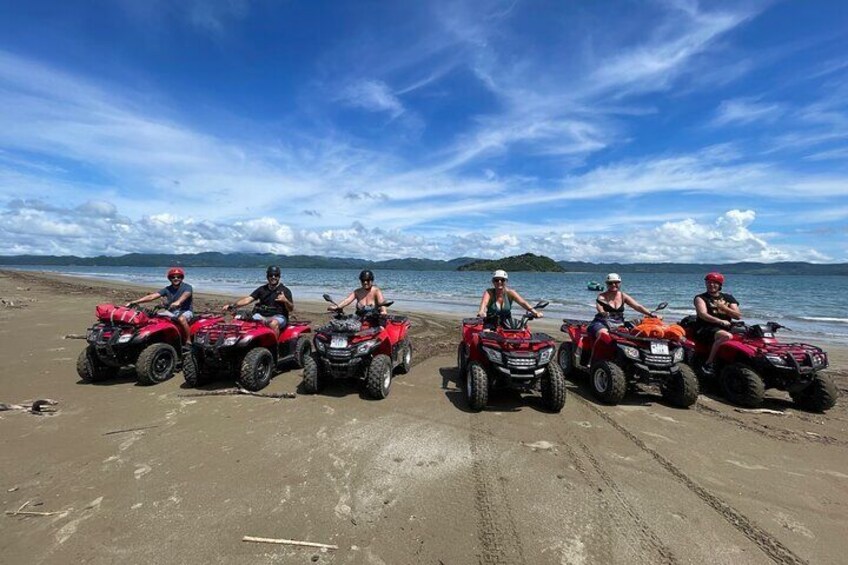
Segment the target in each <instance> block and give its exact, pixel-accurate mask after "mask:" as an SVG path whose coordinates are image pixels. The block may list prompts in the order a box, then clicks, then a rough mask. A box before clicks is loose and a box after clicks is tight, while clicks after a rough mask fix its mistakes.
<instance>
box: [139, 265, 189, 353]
mask: <svg viewBox="0 0 848 565" xmlns="http://www.w3.org/2000/svg"><path fill="white" fill-rule="evenodd" d="M184 278H185V271H183V270H182V269H181V268H180V267H172V268H170V269H168V280H169V281H171V284H169V285H168V286H166V287H165V288H163V289H162V290H160V291H159V292H151V293H150V294H146V295H144V296H142V297H141V298H139V299H138V300H133V301H132V302H128V303H127V306H135V305H136V304H142V303H144V302H150V301H151V300H156V299H157V298H164V299H165V308H167V309H168V310H170V311H171V312H172V313H173V315H174V316H176V318H177V321H178V322H179V323H180V326H182V328H183V331H184V332H185V335H187V336H191V333H190V331H189V328H188V323H189V321H190V320H191V318H192V316H193V315H194V313H193V312H192V311H191V306H192V301H191V295H192V288H191V285H190V284H188V283H186V282H183V279H184ZM188 339H189V341H191V337H189V338H188Z"/></svg>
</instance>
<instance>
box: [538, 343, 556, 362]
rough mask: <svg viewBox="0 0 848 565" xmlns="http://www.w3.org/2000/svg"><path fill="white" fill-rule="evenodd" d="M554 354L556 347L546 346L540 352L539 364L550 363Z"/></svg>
mask: <svg viewBox="0 0 848 565" xmlns="http://www.w3.org/2000/svg"><path fill="white" fill-rule="evenodd" d="M553 356H554V348H553V347H546V348H545V349H543V350H541V351H540V352H539V365H544V364H546V363H548V362H549V361H550V360H551V358H552V357H553Z"/></svg>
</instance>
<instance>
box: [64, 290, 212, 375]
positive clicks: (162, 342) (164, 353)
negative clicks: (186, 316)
mask: <svg viewBox="0 0 848 565" xmlns="http://www.w3.org/2000/svg"><path fill="white" fill-rule="evenodd" d="M95 315H96V316H97V319H98V322H97V323H96V324H94V325H93V326H91V327H90V328H89V329H88V331H87V333H86V341H88V346H87V347H86V348H85V349H84V350H83V351H82V353H80V356H79V358H78V359H77V374H79V376H80V378H81V379H82V380H83V381H85V382H95V381H102V380H105V379H109V378H113V377H115V376H116V375H117V374H118V371H119V370H120V369H121V368H122V367H128V366H130V365H135V369H136V375H137V378H138V382H139V383H140V384H156V383H161V382H162V381H165V380H168V379H170V378H171V377H172V376H174V373H175V372H176V371H178V370H179V369H180V365H181V364H182V363H183V346H184V345H185V343H186V340H187V337H188V336H186V335H185V334H184V333H183V329H182V326H181V325H180V324H179V322H177V321H176V318H175V316H174V314H173V313H171V312H170V311H168V310H165V309H164V308H155V309H137V308H126V307H123V306H116V305H114V304H98V305H97V308H95ZM220 319H221V316H217V315H214V314H201V315H199V316H197V317H196V318H195V319H194V320H193V321H192V324H191V326H190V331H191V334H192V335H194V334H195V333H196V332H197V331H198V330H199V329H201V328H203V327H205V326H208V325H210V324H214V323H215V322H216V321H217V320H220Z"/></svg>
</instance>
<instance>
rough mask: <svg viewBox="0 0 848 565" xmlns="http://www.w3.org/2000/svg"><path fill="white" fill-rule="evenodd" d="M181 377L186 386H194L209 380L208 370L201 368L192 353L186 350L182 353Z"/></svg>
mask: <svg viewBox="0 0 848 565" xmlns="http://www.w3.org/2000/svg"><path fill="white" fill-rule="evenodd" d="M183 378H184V379H185V383H186V386H189V387H191V388H196V387H198V386H200V385H203V384H206V383H208V382H209V380H210V378H209V371H208V370H205V369H204V368H203V365H202V364H201V362H200V361H198V360H197V357H195V356H194V353H192V352H190V351H187V352H186V353H184V354H183Z"/></svg>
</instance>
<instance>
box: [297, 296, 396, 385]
mask: <svg viewBox="0 0 848 565" xmlns="http://www.w3.org/2000/svg"><path fill="white" fill-rule="evenodd" d="M324 300H326V301H327V302H329V303H331V304H333V305H334V306H336V309H335V314H334V315H333V318H332V319H331V320H330V322H329V323H328V324H326V325H325V326H322V327H321V328H319V329H318V330H317V332H316V333H315V339H314V343H315V351H314V352H313V353H312V355H310V356H307V357H306V359H304V365H303V388H304V390H305V391H306V392H307V393H310V394H314V393H316V392H318V391H320V390H321V389H322V388H324V386H325V385H326V384H327V383H328V382H329V381H330V380H331V379H356V380H361V381H364V384H365V393H366V394H367V395H368V396H370V397H371V398H376V399H382V398H386V397H387V396H388V395H389V387H390V386H391V384H392V374H393V373H394V372H395V370H397V372H398V373H401V374H404V373H408V372H409V369H410V367H411V366H412V344H410V342H409V338H408V337H407V334H408V332H409V328H410V326H411V323H410V321H409V318H406V317H404V316H393V315H385V314H380V313H379V311H380V310H379V309H380V307H388V306H391V305H392V304H394V302H392V301H388V302H384V303H383V304H378V305H377V306H375V307H374V308H368V309H366V310H364V311H361V312H359V313H357V314H355V315H345V313H344V312H343V311H342V309H341V308H339V307H338V306H337V305H336V303H335V302H333V299H332V298H330V295H328V294H325V295H324Z"/></svg>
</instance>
